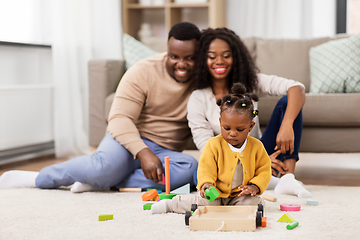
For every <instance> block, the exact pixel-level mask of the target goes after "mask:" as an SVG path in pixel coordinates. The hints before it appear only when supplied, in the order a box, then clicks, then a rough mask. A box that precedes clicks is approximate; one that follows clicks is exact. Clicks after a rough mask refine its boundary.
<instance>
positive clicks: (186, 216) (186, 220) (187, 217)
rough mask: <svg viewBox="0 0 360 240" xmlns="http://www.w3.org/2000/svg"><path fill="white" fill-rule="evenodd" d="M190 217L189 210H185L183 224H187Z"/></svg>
mask: <svg viewBox="0 0 360 240" xmlns="http://www.w3.org/2000/svg"><path fill="white" fill-rule="evenodd" d="M190 217H191V211H186V212H185V225H186V226H189V219H190Z"/></svg>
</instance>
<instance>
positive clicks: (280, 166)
mask: <svg viewBox="0 0 360 240" xmlns="http://www.w3.org/2000/svg"><path fill="white" fill-rule="evenodd" d="M275 149H277V147H275ZM280 153H281V150H277V151H275V152H273V153H272V154H271V155H269V157H270V160H271V173H272V175H274V176H276V175H277V173H276V171H275V169H276V170H278V171H279V173H280V174H281V175H284V174H285V173H286V171H287V170H288V169H287V168H286V166H285V164H284V163H283V162H282V161H280V160H279V159H276V158H277V156H279V154H280Z"/></svg>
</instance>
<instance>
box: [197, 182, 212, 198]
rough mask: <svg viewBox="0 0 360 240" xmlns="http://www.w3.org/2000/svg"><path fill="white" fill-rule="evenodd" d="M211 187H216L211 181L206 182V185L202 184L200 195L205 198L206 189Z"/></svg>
mask: <svg viewBox="0 0 360 240" xmlns="http://www.w3.org/2000/svg"><path fill="white" fill-rule="evenodd" d="M210 187H214V185H212V184H210V183H204V185H202V187H201V189H200V196H201V197H202V198H205V189H210Z"/></svg>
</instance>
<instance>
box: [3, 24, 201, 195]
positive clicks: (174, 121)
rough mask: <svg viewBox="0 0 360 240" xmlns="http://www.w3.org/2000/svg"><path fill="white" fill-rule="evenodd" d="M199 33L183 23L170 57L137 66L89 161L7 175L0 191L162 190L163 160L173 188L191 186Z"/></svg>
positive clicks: (173, 34)
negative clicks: (191, 105) (191, 113)
mask: <svg viewBox="0 0 360 240" xmlns="http://www.w3.org/2000/svg"><path fill="white" fill-rule="evenodd" d="M200 35H201V33H200V31H199V29H198V28H197V27H196V26H195V25H193V24H191V23H187V22H182V23H178V24H175V25H174V26H173V27H172V29H171V30H170V32H169V36H168V51H167V53H162V54H159V55H156V56H154V57H151V58H148V59H145V60H143V61H140V62H138V63H136V64H135V65H134V66H132V67H131V68H130V69H128V70H127V71H126V73H125V74H124V76H123V78H122V79H121V81H120V84H119V86H118V88H117V91H116V95H115V98H114V101H113V104H112V107H111V110H110V114H109V124H108V133H107V134H106V135H105V137H104V139H103V140H102V141H101V143H100V145H99V147H98V148H97V150H96V151H95V152H94V153H93V154H92V155H90V156H80V157H77V158H74V159H71V160H69V161H66V162H63V163H59V164H55V165H51V166H48V167H45V168H43V169H42V170H41V171H40V172H39V173H37V172H25V171H9V172H6V173H4V174H3V175H2V176H1V177H0V188H11V187H38V188H57V187H59V186H69V185H72V184H74V183H75V182H76V183H75V184H74V185H73V187H72V188H71V191H72V192H84V191H89V190H95V189H97V188H101V189H106V188H109V187H114V186H115V187H116V188H122V187H139V188H164V186H163V185H160V184H158V182H159V181H160V180H161V179H162V173H163V164H164V157H165V156H168V157H169V158H170V173H171V174H170V177H171V180H170V182H171V188H177V187H180V186H182V185H184V184H186V183H189V182H190V183H191V182H192V175H193V173H194V171H195V170H196V168H197V161H196V160H195V159H194V158H193V157H191V156H189V155H187V154H184V153H181V151H182V150H183V149H184V147H185V144H186V142H187V141H188V139H189V137H190V130H189V128H188V125H187V120H186V113H187V111H186V104H187V100H188V98H189V96H190V93H191V76H192V71H193V66H194V60H193V58H194V54H195V48H196V43H197V40H198V39H199V38H200Z"/></svg>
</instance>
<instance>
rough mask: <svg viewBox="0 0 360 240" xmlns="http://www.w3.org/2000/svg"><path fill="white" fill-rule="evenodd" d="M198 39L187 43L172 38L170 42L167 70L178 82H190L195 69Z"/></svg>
mask: <svg viewBox="0 0 360 240" xmlns="http://www.w3.org/2000/svg"><path fill="white" fill-rule="evenodd" d="M196 42H197V40H196V39H191V40H187V41H181V40H177V39H175V38H174V37H171V38H170V39H169V41H168V52H167V55H168V56H167V60H166V70H167V72H168V73H169V75H170V76H171V77H172V78H174V79H175V80H176V81H177V82H187V81H189V80H190V77H191V75H192V72H193V69H194V55H195V48H196Z"/></svg>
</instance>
